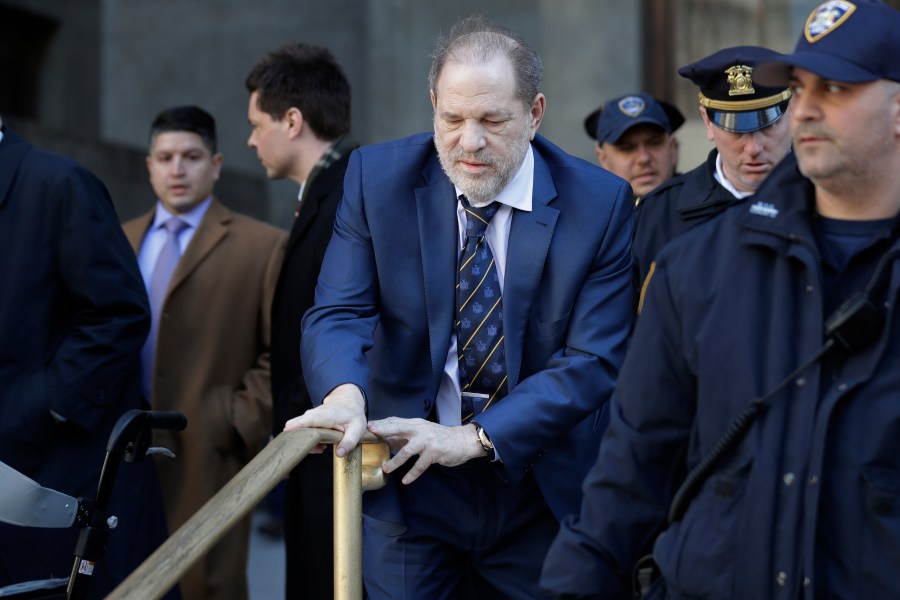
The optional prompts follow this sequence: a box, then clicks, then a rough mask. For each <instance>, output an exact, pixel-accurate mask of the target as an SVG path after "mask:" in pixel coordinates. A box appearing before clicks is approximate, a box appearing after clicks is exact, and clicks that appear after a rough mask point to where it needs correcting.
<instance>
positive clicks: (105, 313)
mask: <svg viewBox="0 0 900 600" xmlns="http://www.w3.org/2000/svg"><path fill="white" fill-rule="evenodd" d="M42 193H45V194H48V195H50V196H52V199H51V200H50V201H49V202H48V203H47V204H48V205H50V206H52V207H54V208H53V209H51V210H58V211H59V214H58V215H57V216H56V218H57V219H58V220H57V222H56V223H55V227H54V229H55V231H56V234H57V236H58V237H57V239H56V240H55V242H56V244H57V245H58V251H57V253H56V256H57V257H58V261H59V264H58V273H59V278H60V282H59V283H60V286H61V292H60V293H61V298H62V302H61V304H62V303H65V304H66V306H65V307H57V310H56V311H54V314H52V315H48V321H49V322H48V326H50V327H56V328H58V329H59V338H58V341H57V343H58V345H57V346H56V348H55V351H54V352H53V354H52V356H50V357H48V358H49V360H48V361H47V363H46V370H45V377H44V381H45V386H46V389H45V393H46V403H40V404H38V403H31V404H30V406H32V407H34V408H35V409H37V410H46V409H48V408H49V409H50V410H53V411H54V412H55V413H57V414H58V415H59V416H61V417H63V418H64V419H66V420H67V421H69V422H70V423H74V424H76V425H78V426H80V427H82V428H84V429H88V430H90V429H92V428H93V427H94V426H95V424H96V423H97V422H98V421H99V420H100V419H101V417H102V415H103V413H104V411H108V410H120V408H121V407H122V406H123V405H124V402H123V398H122V396H123V395H125V394H128V393H129V389H130V386H131V385H133V383H134V379H133V378H134V377H135V375H136V370H135V367H136V366H137V364H138V363H137V360H138V356H139V353H140V350H141V346H142V345H143V343H144V339H145V337H146V335H147V331H148V328H149V325H150V319H149V307H148V304H147V297H146V291H145V289H144V284H143V281H142V279H141V275H140V271H139V270H138V266H137V261H136V259H135V256H134V252H133V251H132V250H131V247H130V246H129V245H128V242H127V240H126V239H125V236H124V234H123V232H122V230H121V227H120V225H119V222H118V218H117V216H116V213H115V210H114V208H113V205H112V201H111V200H110V198H109V195H108V193H107V191H106V188H105V187H104V186H103V184H102V183H101V182H100V180H99V179H97V178H96V177H95V176H93V175H92V174H91V173H89V172H88V171H86V170H84V169H82V168H81V167H71V168H70V169H68V170H66V171H65V172H64V173H63V174H61V175H60V176H59V177H58V178H57V179H56V180H55V181H54V182H53V183H52V184H51V185H48V186H47V187H46V189H45V190H43V192H42ZM35 234H36V235H40V234H39V232H35ZM53 321H56V322H55V323H54V322H53ZM38 407H41V408H40V409H39V408H38Z"/></svg>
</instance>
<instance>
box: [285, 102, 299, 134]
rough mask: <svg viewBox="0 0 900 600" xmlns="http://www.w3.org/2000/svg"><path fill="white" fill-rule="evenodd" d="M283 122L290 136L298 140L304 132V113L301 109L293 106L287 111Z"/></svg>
mask: <svg viewBox="0 0 900 600" xmlns="http://www.w3.org/2000/svg"><path fill="white" fill-rule="evenodd" d="M282 120H283V121H284V122H285V124H286V125H287V131H288V136H289V137H290V138H291V139H295V138H297V137H298V136H299V135H300V133H301V132H302V131H303V126H304V121H303V113H301V112H300V109H299V108H297V107H296V106H292V107H290V108H289V109H287V111H286V112H285V113H284V119H282Z"/></svg>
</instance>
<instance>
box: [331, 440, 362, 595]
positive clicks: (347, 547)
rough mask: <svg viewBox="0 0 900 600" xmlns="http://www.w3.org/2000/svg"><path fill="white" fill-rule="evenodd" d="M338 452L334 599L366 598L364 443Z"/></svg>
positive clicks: (335, 483)
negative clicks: (363, 501) (364, 586)
mask: <svg viewBox="0 0 900 600" xmlns="http://www.w3.org/2000/svg"><path fill="white" fill-rule="evenodd" d="M333 452H334V453H335V454H334V598H335V600H362V597H363V585H362V446H361V445H359V446H357V447H356V448H354V449H353V450H351V451H350V452H348V453H347V454H346V455H345V456H344V457H343V458H339V457H338V455H337V444H335V445H334V447H333Z"/></svg>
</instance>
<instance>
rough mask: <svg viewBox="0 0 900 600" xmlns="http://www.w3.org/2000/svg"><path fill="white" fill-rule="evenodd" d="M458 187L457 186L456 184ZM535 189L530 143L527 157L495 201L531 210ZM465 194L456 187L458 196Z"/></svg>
mask: <svg viewBox="0 0 900 600" xmlns="http://www.w3.org/2000/svg"><path fill="white" fill-rule="evenodd" d="M454 187H456V186H454ZM533 191H534V148H533V147H532V146H531V144H528V151H527V152H526V153H525V159H524V160H523V161H522V164H521V165H520V166H519V170H518V171H516V174H515V175H514V176H513V178H512V179H510V180H509V183H507V184H506V187H504V188H503V189H502V190H500V193H499V194H497V196H496V197H495V198H494V202H499V203H500V204H505V205H506V206H509V207H510V208H515V209H518V210H524V211H528V212H531V201H532V195H533ZM462 195H463V191H462V190H461V189H459V188H456V197H457V198H459V197H460V196H462Z"/></svg>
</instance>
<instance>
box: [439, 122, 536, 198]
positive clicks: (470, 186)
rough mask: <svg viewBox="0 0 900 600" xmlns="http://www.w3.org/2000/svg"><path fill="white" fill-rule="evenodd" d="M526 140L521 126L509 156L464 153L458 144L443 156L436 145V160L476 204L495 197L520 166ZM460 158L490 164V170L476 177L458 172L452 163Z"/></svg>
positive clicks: (528, 137)
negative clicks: (519, 133) (491, 169)
mask: <svg viewBox="0 0 900 600" xmlns="http://www.w3.org/2000/svg"><path fill="white" fill-rule="evenodd" d="M435 135H437V134H435ZM435 142H437V140H435ZM530 143H531V130H530V129H529V128H528V127H525V128H524V129H523V130H522V135H521V136H519V138H518V139H517V140H515V144H516V147H515V148H514V149H513V153H512V154H511V155H506V156H491V155H487V154H480V153H475V154H474V155H472V154H467V153H466V152H465V151H463V150H462V149H461V148H459V147H457V148H454V149H453V150H452V151H450V152H449V154H447V155H445V154H444V153H443V152H441V149H440V147H438V148H437V151H438V159H439V160H440V162H441V168H442V169H443V170H444V173H445V174H446V175H447V178H448V179H450V182H451V183H453V185H455V186H456V187H457V188H459V189H460V190H461V191H462V193H463V194H465V196H466V198H467V199H468V200H469V202H471V203H472V204H476V205H484V204H487V203H489V202H491V201H492V200H493V199H494V198H496V197H497V195H498V194H499V193H500V192H501V191H503V188H505V187H506V185H507V184H508V183H509V182H510V180H511V179H512V178H513V176H515V174H516V172H517V171H518V170H519V167H521V166H522V161H523V160H524V159H525V153H526V152H527V151H528V146H529V144H530ZM463 158H470V159H472V160H473V161H476V162H480V163H484V164H486V165H488V166H490V167H493V170H494V172H493V173H488V174H485V175H482V176H479V177H471V176H468V175H466V174H464V173H462V172H460V171H459V170H458V168H457V165H456V163H457V161H458V160H460V159H463Z"/></svg>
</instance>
